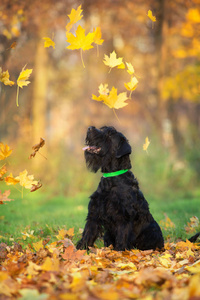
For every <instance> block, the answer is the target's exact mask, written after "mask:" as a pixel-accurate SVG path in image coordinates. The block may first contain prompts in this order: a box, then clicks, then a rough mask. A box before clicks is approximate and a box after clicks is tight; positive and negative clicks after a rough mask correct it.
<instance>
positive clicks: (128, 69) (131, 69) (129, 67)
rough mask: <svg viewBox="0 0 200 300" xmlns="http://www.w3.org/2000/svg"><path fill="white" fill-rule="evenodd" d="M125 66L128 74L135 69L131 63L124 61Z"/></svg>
mask: <svg viewBox="0 0 200 300" xmlns="http://www.w3.org/2000/svg"><path fill="white" fill-rule="evenodd" d="M126 66H127V72H128V73H129V74H130V75H133V74H134V72H135V70H134V68H133V65H132V64H131V63H128V62H126Z"/></svg>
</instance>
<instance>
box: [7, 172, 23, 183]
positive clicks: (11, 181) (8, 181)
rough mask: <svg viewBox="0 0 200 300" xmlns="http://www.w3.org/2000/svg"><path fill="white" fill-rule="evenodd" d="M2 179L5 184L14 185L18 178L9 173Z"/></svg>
mask: <svg viewBox="0 0 200 300" xmlns="http://www.w3.org/2000/svg"><path fill="white" fill-rule="evenodd" d="M4 181H5V183H6V184H7V185H15V184H17V183H19V181H20V180H19V179H18V178H17V177H15V178H14V177H13V175H12V173H10V175H9V176H7V177H5V178H4Z"/></svg>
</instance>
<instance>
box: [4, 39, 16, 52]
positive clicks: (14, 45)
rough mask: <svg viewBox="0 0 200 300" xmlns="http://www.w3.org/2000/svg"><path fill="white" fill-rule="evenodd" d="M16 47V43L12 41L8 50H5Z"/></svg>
mask: <svg viewBox="0 0 200 300" xmlns="http://www.w3.org/2000/svg"><path fill="white" fill-rule="evenodd" d="M16 46H17V42H16V41H14V42H13V43H12V44H11V45H10V47H9V48H7V49H6V50H9V49H15V47H16Z"/></svg>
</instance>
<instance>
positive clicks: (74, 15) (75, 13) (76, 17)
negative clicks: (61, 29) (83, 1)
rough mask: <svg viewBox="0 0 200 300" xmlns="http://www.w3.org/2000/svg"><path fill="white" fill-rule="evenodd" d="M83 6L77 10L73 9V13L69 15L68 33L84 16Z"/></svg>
mask: <svg viewBox="0 0 200 300" xmlns="http://www.w3.org/2000/svg"><path fill="white" fill-rule="evenodd" d="M82 11H83V10H82V9H81V5H79V7H78V8H77V10H76V9H74V8H72V10H71V13H70V14H69V15H68V17H69V19H70V22H69V23H68V24H67V25H66V27H65V28H66V30H67V33H68V32H69V31H70V30H71V28H72V26H73V25H74V24H75V23H77V22H78V21H79V20H81V19H82V17H83V15H81V13H82Z"/></svg>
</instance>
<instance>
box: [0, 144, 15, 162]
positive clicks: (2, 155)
mask: <svg viewBox="0 0 200 300" xmlns="http://www.w3.org/2000/svg"><path fill="white" fill-rule="evenodd" d="M11 153H12V149H10V147H9V146H8V145H4V144H3V143H0V160H4V159H6V157H8V156H10V155H11Z"/></svg>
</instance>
